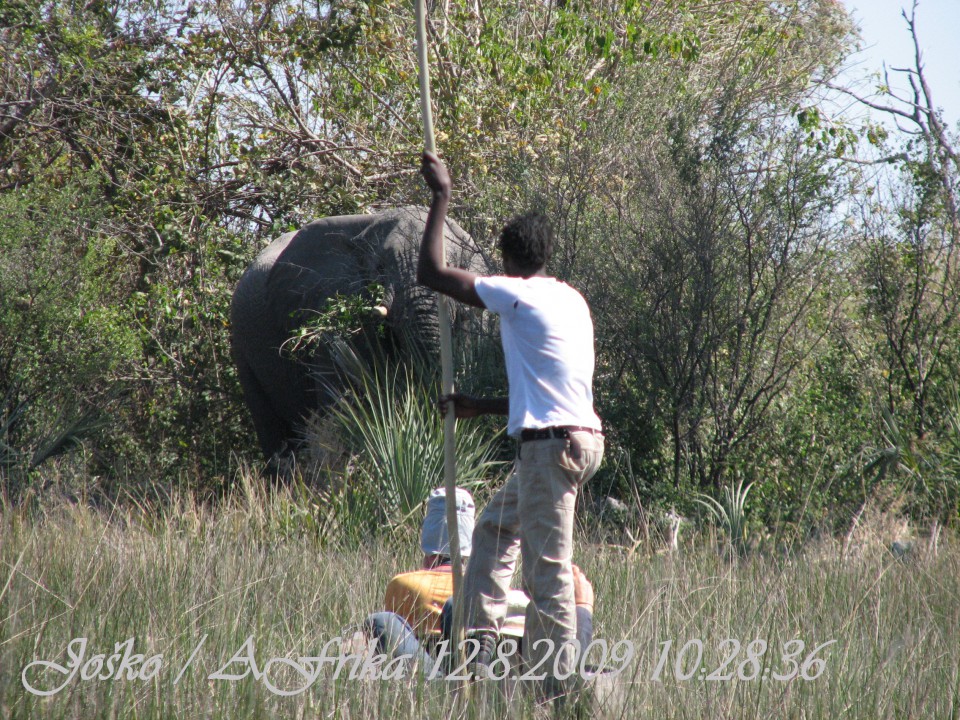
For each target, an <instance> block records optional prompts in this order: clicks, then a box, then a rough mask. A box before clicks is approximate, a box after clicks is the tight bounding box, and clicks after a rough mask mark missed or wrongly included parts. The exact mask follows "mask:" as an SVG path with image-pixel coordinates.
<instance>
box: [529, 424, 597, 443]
mask: <svg viewBox="0 0 960 720" xmlns="http://www.w3.org/2000/svg"><path fill="white" fill-rule="evenodd" d="M575 432H586V433H590V434H591V435H602V434H603V433H601V432H600V431H599V430H597V429H596V428H589V427H580V426H579V425H562V426H559V427H545V428H524V429H523V430H521V431H520V442H527V441H528V440H550V439H552V438H556V439H558V440H566V439H567V438H569V437H570V433H575Z"/></svg>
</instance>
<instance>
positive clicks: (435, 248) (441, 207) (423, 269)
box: [417, 152, 485, 308]
mask: <svg viewBox="0 0 960 720" xmlns="http://www.w3.org/2000/svg"><path fill="white" fill-rule="evenodd" d="M421 172H422V173H423V178H424V180H426V182H427V186H428V187H429V188H430V190H431V191H432V192H433V200H432V202H431V203H430V212H429V213H428V214H427V224H426V227H425V228H424V230H423V242H422V244H421V245H420V259H419V262H418V263H417V282H418V283H420V284H421V285H426V286H427V287H429V288H433V289H434V290H436V291H437V292H440V293H443V294H444V295H449V296H450V297H452V298H453V299H455V300H459V301H460V302H463V303H467V304H468V305H474V306H476V307H480V308H482V307H485V306H484V304H483V300H481V299H480V296H479V295H478V294H477V290H476V288H475V287H474V284H473V281H474V279H475V278H476V275H475V274H474V273H472V272H470V271H468V270H463V269H462V268H455V267H448V266H447V265H446V264H445V263H444V258H443V228H444V225H445V224H446V218H447V207H448V206H449V204H450V193H451V190H452V186H453V184H452V182H451V181H450V173H448V172H447V168H446V166H445V165H444V164H443V162H441V160H440V158H439V157H437V156H436V155H435V154H434V153H432V152H424V153H423V165H422V167H421Z"/></svg>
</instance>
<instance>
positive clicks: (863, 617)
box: [0, 486, 960, 719]
mask: <svg viewBox="0 0 960 720" xmlns="http://www.w3.org/2000/svg"><path fill="white" fill-rule="evenodd" d="M290 507H291V502H290V497H289V496H288V495H285V492H284V491H279V492H275V493H273V494H268V493H264V492H262V491H259V490H256V489H253V487H252V486H248V487H247V490H246V491H244V492H241V493H238V495H237V496H236V497H234V498H232V499H229V500H227V501H224V502H222V503H220V504H219V505H217V506H215V507H213V506H207V505H201V504H199V503H197V502H195V501H193V500H192V499H189V498H187V499H182V500H174V501H172V502H171V503H167V504H166V505H165V506H164V509H160V508H157V507H148V506H146V505H144V504H139V505H138V504H137V503H133V502H131V503H125V504H122V505H118V506H115V507H113V508H107V509H92V508H91V507H90V506H89V505H84V504H71V503H67V502H56V503H53V502H51V503H45V504H43V505H41V506H39V509H38V507H37V506H34V507H33V508H32V509H30V510H27V509H24V508H11V507H6V508H5V509H4V510H3V515H2V522H0V717H3V718H78V719H80V718H84V719H86V718H174V717H177V718H230V719H235V718H306V717H310V718H313V717H318V718H374V717H382V718H441V717H442V718H459V717H464V718H473V717H518V718H523V717H540V716H547V715H548V713H547V711H546V710H545V709H544V708H537V707H535V705H534V703H533V701H532V699H531V698H530V697H529V696H528V695H526V694H518V695H514V696H511V698H510V699H507V698H505V697H504V696H502V695H501V694H500V693H499V692H498V691H497V690H496V689H495V688H491V687H489V686H486V687H480V688H477V689H475V690H474V691H473V692H472V693H471V694H470V695H469V696H467V695H466V694H464V693H457V692H454V690H453V687H452V686H451V685H449V684H447V683H444V682H442V681H437V682H424V681H423V680H422V679H421V678H419V677H414V678H411V679H410V680H407V681H392V682H388V681H370V680H362V679H350V677H349V672H348V670H347V669H345V670H344V671H343V672H342V673H341V674H340V676H339V677H337V678H334V677H333V674H334V673H333V666H332V665H330V666H327V668H326V670H325V671H323V672H321V673H320V674H319V675H318V676H317V678H316V679H315V680H313V681H312V682H310V683H309V686H308V688H307V689H306V690H305V691H304V692H301V693H299V694H295V695H291V696H288V697H285V696H281V695H280V694H278V692H277V691H278V690H288V691H291V690H295V689H296V688H298V687H302V686H304V685H305V684H308V683H306V681H305V680H304V678H303V677H302V676H299V675H297V673H295V672H294V671H292V670H291V669H290V668H289V667H288V666H287V667H285V666H284V665H282V664H281V663H280V662H277V661H274V662H272V663H271V662H270V661H271V659H273V658H296V657H299V656H315V655H318V654H319V653H320V652H321V651H322V650H323V648H324V646H325V645H326V644H327V643H328V641H329V640H331V639H332V638H337V637H345V636H348V635H349V634H350V633H351V632H352V629H353V628H354V627H355V626H356V625H357V624H358V623H359V622H360V621H362V619H363V618H364V617H365V616H366V614H367V613H369V612H370V611H373V610H376V609H379V607H380V604H381V602H382V596H383V590H384V587H385V586H386V583H387V581H388V580H389V578H390V577H391V576H392V575H393V574H394V573H396V572H398V571H403V570H408V569H412V568H414V567H416V565H417V562H418V556H417V542H416V536H415V535H414V534H413V533H410V534H408V535H399V536H396V537H392V538H390V539H389V540H384V541H382V542H380V543H378V544H372V543H371V544H370V545H368V546H361V547H359V548H356V547H354V548H353V549H346V550H345V549H342V547H336V546H334V545H326V546H325V545H324V544H323V543H321V542H319V541H318V538H317V537H316V535H315V534H313V533H310V532H298V531H297V528H296V523H291V522H290V521H289V508H290ZM772 547H775V546H774V545H771V548H772ZM577 561H578V564H580V565H581V567H582V568H583V569H584V571H585V572H586V574H587V576H588V577H589V578H590V579H591V580H592V582H593V584H594V588H595V592H596V599H597V605H596V612H595V622H596V625H595V638H598V639H605V640H607V641H608V643H609V646H611V647H612V646H613V645H614V644H615V643H617V642H619V641H629V643H632V647H633V648H634V649H635V656H634V657H633V659H632V660H631V661H630V662H629V663H627V666H626V669H625V670H624V672H623V673H622V674H621V675H619V676H618V680H619V684H618V687H616V688H614V692H612V693H610V694H606V693H599V692H598V693H597V694H596V695H595V696H594V697H593V698H592V704H591V705H589V707H588V706H587V705H586V703H587V698H584V700H583V703H584V705H583V706H582V708H581V710H582V712H583V715H582V716H584V717H611V718H738V719H740V718H831V719H832V718H937V719H939V718H960V547H958V544H957V542H956V541H955V540H954V539H953V537H952V536H951V535H950V534H949V533H944V536H943V537H942V538H941V539H940V542H939V547H938V549H937V551H936V552H935V553H934V552H933V551H931V550H929V549H928V548H927V547H926V545H925V544H924V543H923V542H922V541H918V543H917V545H916V547H915V549H914V551H913V552H912V553H911V554H909V555H907V556H906V557H904V558H902V559H898V558H895V557H894V556H893V555H892V554H891V553H890V552H889V551H888V550H887V549H886V546H885V545H884V544H883V543H881V542H877V543H873V544H871V543H867V542H863V543H855V544H854V546H852V547H851V545H850V543H846V542H844V541H843V540H842V539H841V540H840V541H837V542H834V541H832V540H828V541H827V540H825V541H821V542H818V543H815V544H814V543H810V544H808V545H806V546H803V547H800V548H798V549H797V550H795V551H790V552H787V551H785V550H783V549H780V550H772V549H771V550H769V551H768V550H764V551H755V552H752V553H748V554H746V555H744V556H735V555H733V554H731V553H727V552H723V551H722V549H720V550H718V549H717V547H716V542H715V541H710V540H708V539H707V535H700V536H698V535H697V534H696V533H691V534H689V536H688V537H687V539H686V541H685V542H684V543H682V545H681V548H680V550H679V552H676V553H673V554H669V553H660V554H657V553H654V552H644V549H643V548H641V550H640V552H637V553H634V554H629V553H628V552H627V551H626V550H625V549H623V548H618V547H616V546H612V545H610V544H599V543H591V542H590V538H589V536H584V537H583V538H581V541H580V543H579V546H578V555H577ZM77 638H86V639H87V645H86V648H85V654H84V657H83V660H82V662H83V663H86V662H87V661H89V660H90V659H91V658H93V656H94V655H96V654H102V655H105V656H109V655H111V654H114V653H115V652H116V653H119V654H120V655H122V654H123V653H124V651H125V650H128V659H129V658H130V656H135V655H136V654H142V655H143V656H144V657H143V658H142V660H140V661H139V662H137V660H138V658H136V657H134V658H133V661H134V664H133V667H134V669H135V671H134V672H133V674H135V675H137V677H135V678H134V679H128V678H126V677H123V678H119V679H117V678H116V677H112V676H111V672H110V668H109V667H108V665H107V662H106V660H105V659H104V662H103V664H102V667H100V666H99V665H98V663H96V662H95V663H94V664H90V665H86V671H87V675H90V676H93V675H97V674H99V675H100V676H101V677H93V678H92V679H86V680H85V679H83V678H82V677H81V673H82V672H83V670H84V665H82V664H80V663H74V664H77V665H80V669H79V670H78V671H77V672H74V673H73V675H72V677H71V676H70V673H71V670H72V669H71V667H70V657H69V655H68V651H67V646H68V644H70V643H71V642H72V641H74V640H75V639H77ZM129 638H132V646H128V647H127V648H124V647H121V648H120V649H119V650H118V649H117V645H118V644H122V643H124V642H125V641H127V640H128V639H129ZM248 638H252V644H247V645H245V643H247V640H248ZM757 640H762V641H764V642H765V643H766V649H764V650H763V651H762V652H761V648H762V645H761V644H759V643H755V644H753V645H751V643H753V642H754V641H757ZM696 641H699V643H698V642H696ZM732 641H737V642H738V643H739V644H740V647H739V649H738V648H737V645H736V644H735V643H734V642H732ZM797 641H802V643H803V645H802V650H800V648H801V646H800V644H799V643H798V642H797ZM830 641H835V642H832V643H831V644H828V645H826V646H825V647H822V648H821V649H820V650H819V651H818V652H817V653H816V655H812V654H811V653H813V651H814V650H815V649H816V648H817V647H818V646H820V645H822V644H824V643H829V642H830ZM667 642H670V643H671V644H670V646H669V648H668V649H667V650H665V648H666V647H667V646H666V643H667ZM788 643H789V644H788ZM684 646H686V648H685V649H684ZM620 647H621V648H624V647H626V645H621V646H620ZM701 647H702V659H701V661H700V662H699V664H697V663H696V662H695V661H696V659H697V656H698V654H699V648H701ZM73 649H74V651H75V653H79V651H80V645H79V641H78V642H77V643H75V644H74V645H73ZM251 649H252V652H251ZM791 652H795V656H794V658H795V659H792V660H791V659H790V658H785V657H784V656H785V655H788V654H789V653H791ZM664 653H665V654H664ZM235 654H236V656H237V658H238V659H237V660H235V661H234V662H233V663H232V664H231V663H230V661H231V659H232V658H234V657H235ZM251 655H252V658H253V660H254V661H255V663H256V665H257V667H256V671H257V672H256V673H254V672H253V671H252V668H251V663H250V661H249V658H250V656H251ZM681 655H682V658H681V659H680V660H679V662H678V657H680V656H681ZM153 656H161V657H160V658H154V659H151V658H153ZM729 656H732V658H730V659H729V661H728V662H726V663H725V661H726V660H727V659H728V657H729ZM664 657H665V660H664V662H663V663H661V662H660V660H661V658H664ZM242 658H248V659H246V660H244V659H242ZM752 658H756V659H755V660H754V659H752ZM817 658H820V659H821V660H822V662H820V661H818V660H817ZM37 661H42V662H47V663H56V664H57V665H60V666H61V667H62V669H63V670H62V671H59V670H57V669H56V668H52V667H51V666H49V665H47V666H46V668H47V669H46V670H44V669H42V667H41V666H40V665H36V664H34V665H33V666H32V667H31V668H30V669H29V670H28V671H27V673H26V675H24V672H23V671H24V668H26V667H27V666H28V665H31V663H36V662H37ZM804 661H806V664H805V665H804V667H803V668H802V669H803V671H804V674H805V675H807V676H808V677H811V678H813V679H809V680H805V679H803V678H802V677H800V676H794V677H793V678H792V679H789V680H777V679H773V677H774V674H781V675H789V674H790V672H789V671H790V670H791V669H794V670H797V671H799V670H800V669H801V668H799V667H798V666H800V665H801V664H804ZM113 662H114V666H113V668H112V669H113V670H114V671H115V670H116V666H117V665H119V659H118V658H114V660H113ZM792 663H793V664H792ZM658 665H659V666H660V672H659V673H658V675H659V677H657V678H654V675H655V674H656V670H657V667H658ZM265 668H266V669H267V672H266V674H265V675H262V676H260V677H256V676H255V675H259V673H260V672H261V671H263V670H264V669H265ZM98 670H99V673H98V672H97V671H98ZM218 670H219V671H221V675H243V674H245V673H246V676H245V677H242V678H240V679H232V680H229V679H211V678H210V677H209V676H210V675H211V674H213V673H215V672H217V671H218ZM701 671H702V672H701ZM125 672H127V671H125ZM714 673H716V675H717V676H723V677H724V678H726V679H708V678H709V676H710V675H711V674H714ZM113 674H114V675H115V674H116V672H114V673H113ZM738 675H740V676H741V677H745V678H748V677H752V676H754V675H756V676H757V678H756V679H749V680H748V679H738V678H737V676H738ZM794 675H796V673H794ZM685 677H689V679H682V678H685ZM24 679H26V681H27V682H28V683H29V684H30V686H31V687H32V688H33V689H34V690H36V691H48V692H49V691H52V690H53V689H56V688H58V687H60V686H62V689H59V690H58V691H57V692H54V693H52V694H50V695H49V696H46V697H43V696H39V695H36V694H34V693H32V692H29V691H28V690H27V689H26V688H25V686H24ZM601 695H602V696H601Z"/></svg>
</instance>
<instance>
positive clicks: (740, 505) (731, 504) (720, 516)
mask: <svg viewBox="0 0 960 720" xmlns="http://www.w3.org/2000/svg"><path fill="white" fill-rule="evenodd" d="M752 487H753V483H752V482H751V483H747V484H746V485H744V481H743V479H741V480H740V482H739V483H737V485H736V487H733V486H732V485H731V486H729V487H725V488H723V498H722V502H721V501H718V500H716V499H715V498H712V497H710V496H709V495H704V494H702V493H697V495H698V497H697V498H695V500H696V502H698V503H700V504H701V505H703V506H704V507H705V508H707V510H708V511H709V512H710V515H711V517H712V518H713V520H714V521H715V522H716V523H717V524H718V525H719V526H720V527H721V528H723V530H724V531H725V532H726V534H727V538H728V539H729V540H730V545H731V547H732V548H733V549H734V551H736V552H737V553H738V554H743V553H744V552H746V550H747V546H748V543H747V512H746V505H747V495H748V494H749V493H750V488H752Z"/></svg>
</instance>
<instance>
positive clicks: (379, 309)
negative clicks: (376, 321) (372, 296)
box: [370, 305, 389, 318]
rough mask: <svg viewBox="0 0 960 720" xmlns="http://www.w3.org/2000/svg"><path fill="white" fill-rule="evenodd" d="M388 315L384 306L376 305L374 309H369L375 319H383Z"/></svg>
mask: <svg viewBox="0 0 960 720" xmlns="http://www.w3.org/2000/svg"><path fill="white" fill-rule="evenodd" d="M388 313H389V310H387V307H386V305H377V306H375V307H372V308H370V314H371V315H374V316H375V317H381V318H385V317H386V316H387V314H388Z"/></svg>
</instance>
